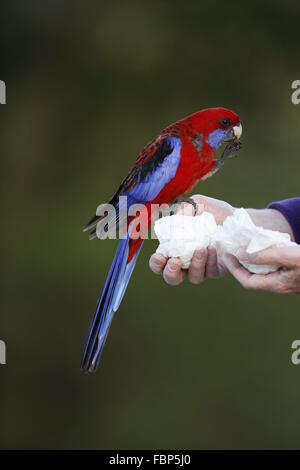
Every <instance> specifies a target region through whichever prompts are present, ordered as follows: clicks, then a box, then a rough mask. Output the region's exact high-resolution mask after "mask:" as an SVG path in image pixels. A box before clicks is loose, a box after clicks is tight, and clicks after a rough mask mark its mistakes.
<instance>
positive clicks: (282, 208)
mask: <svg viewBox="0 0 300 470" xmlns="http://www.w3.org/2000/svg"><path fill="white" fill-rule="evenodd" d="M268 208H269V209H276V210H277V211H279V212H281V214H282V215H283V216H284V217H285V218H286V220H287V221H288V223H289V224H290V226H291V228H292V230H293V233H294V237H295V241H296V243H300V197H292V198H291V199H284V200H283V201H277V202H271V204H269V205H268Z"/></svg>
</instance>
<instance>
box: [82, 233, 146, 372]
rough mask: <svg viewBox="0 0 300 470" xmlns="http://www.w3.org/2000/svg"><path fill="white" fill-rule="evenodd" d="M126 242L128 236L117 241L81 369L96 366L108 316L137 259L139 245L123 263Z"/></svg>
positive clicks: (124, 289) (108, 319)
mask: <svg viewBox="0 0 300 470" xmlns="http://www.w3.org/2000/svg"><path fill="white" fill-rule="evenodd" d="M129 241H130V238H129V235H127V238H126V239H122V240H120V242H119V244H118V247H117V251H116V253H115V256H114V259H113V262H112V265H111V267H110V270H109V273H108V276H107V279H106V281H105V284H104V288H103V291H102V293H101V296H100V299H99V301H98V304H97V308H96V311H95V314H94V318H93V321H92V325H91V328H90V332H89V336H88V339H87V343H86V346H85V350H84V354H83V359H82V363H81V368H82V369H83V370H84V371H89V372H94V371H95V370H96V369H97V367H98V364H99V360H100V356H101V353H102V350H103V347H104V344H105V341H106V338H107V335H108V332H109V328H110V325H111V322H112V319H113V317H114V314H115V312H116V311H117V309H118V308H119V306H120V303H121V301H122V298H123V296H124V293H125V291H126V287H127V285H128V282H129V279H130V276H131V274H132V271H133V268H134V266H135V263H136V261H137V258H138V255H139V252H140V249H141V247H140V248H139V250H138V251H137V253H136V254H135V255H134V257H133V258H132V260H131V261H130V262H129V263H128V264H127V260H128V252H129Z"/></svg>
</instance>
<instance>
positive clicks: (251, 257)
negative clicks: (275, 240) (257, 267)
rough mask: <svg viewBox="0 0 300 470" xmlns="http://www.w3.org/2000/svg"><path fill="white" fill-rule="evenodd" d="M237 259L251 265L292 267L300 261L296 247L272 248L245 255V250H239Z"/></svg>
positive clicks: (299, 254)
mask: <svg viewBox="0 0 300 470" xmlns="http://www.w3.org/2000/svg"><path fill="white" fill-rule="evenodd" d="M237 258H238V259H239V260H240V261H243V262H246V263H252V264H271V265H279V266H286V267H293V266H295V264H296V263H297V260H299V259H300V251H299V247H298V246H295V247H294V246H282V247H276V246H272V247H270V248H266V249H265V250H261V251H257V252H255V253H247V251H246V250H245V249H239V250H238V252H237Z"/></svg>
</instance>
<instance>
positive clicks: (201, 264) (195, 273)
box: [188, 249, 207, 284]
mask: <svg viewBox="0 0 300 470" xmlns="http://www.w3.org/2000/svg"><path fill="white" fill-rule="evenodd" d="M206 260H207V250H206V249H202V250H196V251H195V253H194V255H193V258H192V261H191V264H190V267H189V271H188V280H189V281H190V283H191V284H200V283H201V282H202V281H203V279H204V274H205V265H206Z"/></svg>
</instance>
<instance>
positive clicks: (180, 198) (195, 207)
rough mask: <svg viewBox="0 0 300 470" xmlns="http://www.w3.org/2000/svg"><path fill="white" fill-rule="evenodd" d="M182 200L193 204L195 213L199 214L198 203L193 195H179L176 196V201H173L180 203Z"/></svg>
mask: <svg viewBox="0 0 300 470" xmlns="http://www.w3.org/2000/svg"><path fill="white" fill-rule="evenodd" d="M182 202H186V203H187V204H191V205H192V206H193V208H194V211H195V213H194V215H196V214H197V212H198V204H197V203H196V202H195V201H194V199H192V198H191V197H188V196H187V197H184V196H183V197H178V198H176V199H175V200H174V201H173V204H178V205H180V204H181V203H182Z"/></svg>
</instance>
